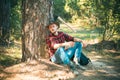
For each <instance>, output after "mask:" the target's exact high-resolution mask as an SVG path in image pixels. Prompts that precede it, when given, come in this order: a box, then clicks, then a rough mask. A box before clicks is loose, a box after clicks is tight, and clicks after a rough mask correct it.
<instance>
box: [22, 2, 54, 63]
mask: <svg viewBox="0 0 120 80" xmlns="http://www.w3.org/2000/svg"><path fill="white" fill-rule="evenodd" d="M52 3H53V2H52V0H22V18H23V20H22V61H29V60H32V59H39V58H40V57H41V56H42V57H43V56H45V54H46V51H45V49H46V48H45V46H46V43H45V37H46V33H47V32H46V25H47V24H48V23H49V21H50V20H51V19H52V15H53V13H52Z"/></svg>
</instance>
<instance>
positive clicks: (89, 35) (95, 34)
mask: <svg viewBox="0 0 120 80" xmlns="http://www.w3.org/2000/svg"><path fill="white" fill-rule="evenodd" d="M73 29H74V27H73ZM75 30H76V31H77V32H76V33H75V32H73V31H72V30H71V29H70V28H68V27H66V25H64V24H62V25H61V27H60V31H63V32H65V33H67V34H69V35H71V36H73V37H77V38H81V39H83V40H93V39H98V38H99V39H100V38H101V35H100V34H99V30H98V29H97V28H93V29H91V28H88V27H80V26H76V27H75Z"/></svg>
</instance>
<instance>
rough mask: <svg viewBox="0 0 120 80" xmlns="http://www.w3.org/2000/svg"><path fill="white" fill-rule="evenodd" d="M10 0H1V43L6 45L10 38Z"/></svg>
mask: <svg viewBox="0 0 120 80" xmlns="http://www.w3.org/2000/svg"><path fill="white" fill-rule="evenodd" d="M10 8H11V7H10V0H0V44H1V45H6V44H8V43H9V38H10Z"/></svg>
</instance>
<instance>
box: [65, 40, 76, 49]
mask: <svg viewBox="0 0 120 80" xmlns="http://www.w3.org/2000/svg"><path fill="white" fill-rule="evenodd" d="M73 46H74V42H72V41H70V42H65V49H68V48H70V47H73Z"/></svg>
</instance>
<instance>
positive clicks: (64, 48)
mask: <svg viewBox="0 0 120 80" xmlns="http://www.w3.org/2000/svg"><path fill="white" fill-rule="evenodd" d="M59 27H60V25H59V23H58V22H52V23H50V24H49V25H48V26H47V28H48V30H49V31H50V34H49V36H48V37H47V39H46V43H47V45H48V47H49V55H50V60H51V61H52V62H54V63H63V64H67V65H68V66H69V67H70V69H72V70H76V69H75V65H74V63H73V62H72V61H71V59H72V58H73V57H74V58H73V61H74V62H75V64H76V65H77V66H79V67H80V68H81V69H85V68H84V67H83V66H81V65H80V64H79V62H80V57H81V54H82V47H86V44H85V43H84V42H83V41H82V40H81V39H78V38H74V37H72V36H69V35H68V34H65V33H63V32H60V31H58V29H59Z"/></svg>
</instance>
